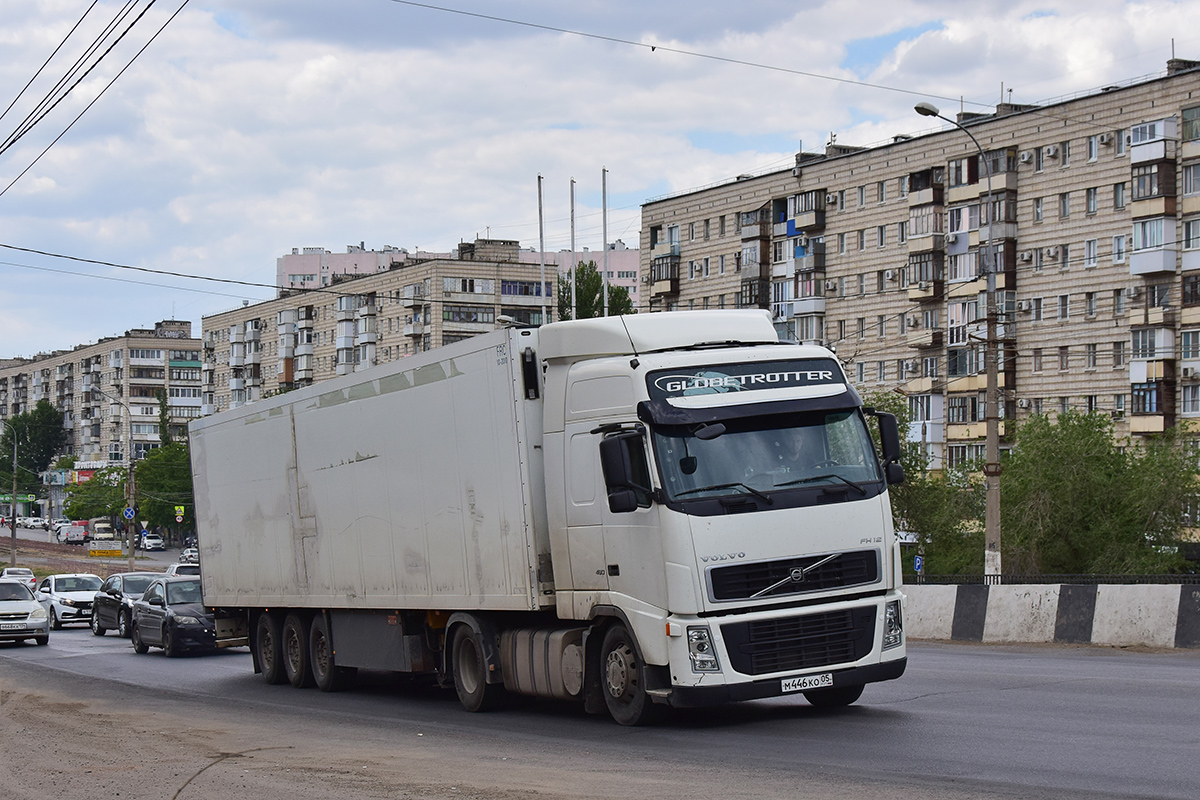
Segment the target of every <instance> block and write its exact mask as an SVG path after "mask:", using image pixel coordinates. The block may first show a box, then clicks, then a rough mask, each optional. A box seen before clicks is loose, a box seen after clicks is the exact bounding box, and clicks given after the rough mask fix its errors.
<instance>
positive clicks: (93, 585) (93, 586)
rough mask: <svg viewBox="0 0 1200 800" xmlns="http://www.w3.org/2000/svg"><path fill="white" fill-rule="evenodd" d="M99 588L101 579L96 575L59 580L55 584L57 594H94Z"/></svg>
mask: <svg viewBox="0 0 1200 800" xmlns="http://www.w3.org/2000/svg"><path fill="white" fill-rule="evenodd" d="M99 588H100V579H99V578H97V577H96V576H95V575H80V576H77V577H74V578H59V579H58V580H56V581H55V582H54V591H56V592H94V591H96V590H97V589H99Z"/></svg>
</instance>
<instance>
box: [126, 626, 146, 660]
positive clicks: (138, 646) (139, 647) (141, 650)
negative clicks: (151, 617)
mask: <svg viewBox="0 0 1200 800" xmlns="http://www.w3.org/2000/svg"><path fill="white" fill-rule="evenodd" d="M129 641H131V642H133V652H135V653H137V654H138V655H139V656H144V655H146V653H149V652H150V645H148V644H146V643H145V642H143V641H142V634H141V632H140V631H139V630H138V626H137V623H136V622H135V623H134V624H133V626H132V627H131V628H130V629H129Z"/></svg>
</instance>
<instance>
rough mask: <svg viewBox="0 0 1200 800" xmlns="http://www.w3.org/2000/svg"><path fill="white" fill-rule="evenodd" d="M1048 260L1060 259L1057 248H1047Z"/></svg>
mask: <svg viewBox="0 0 1200 800" xmlns="http://www.w3.org/2000/svg"><path fill="white" fill-rule="evenodd" d="M1046 258H1058V248H1057V247H1047V248H1046Z"/></svg>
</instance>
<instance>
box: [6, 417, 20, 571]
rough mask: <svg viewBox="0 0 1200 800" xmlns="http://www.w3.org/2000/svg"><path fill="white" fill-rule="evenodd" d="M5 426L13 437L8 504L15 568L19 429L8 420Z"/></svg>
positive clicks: (12, 555)
mask: <svg viewBox="0 0 1200 800" xmlns="http://www.w3.org/2000/svg"><path fill="white" fill-rule="evenodd" d="M4 424H5V425H7V426H8V429H9V430H10V431H12V437H13V463H12V471H13V476H12V478H13V481H12V502H10V503H9V504H8V511H9V513H8V528H9V533H10V534H11V536H12V549H11V552H10V554H9V558H8V565H9V566H10V567H15V566H16V565H17V429H16V428H14V427H13V424H12V423H11V422H9V421H8V420H5V421H4Z"/></svg>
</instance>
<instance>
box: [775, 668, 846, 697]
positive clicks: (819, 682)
mask: <svg viewBox="0 0 1200 800" xmlns="http://www.w3.org/2000/svg"><path fill="white" fill-rule="evenodd" d="M781 683H782V684H783V686H782V690H783V691H785V692H804V691H807V690H809V689H824V688H828V687H830V686H833V673H832V672H822V673H821V674H820V675H802V676H801V677H799V678H784V679H783V680H782V681H781Z"/></svg>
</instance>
